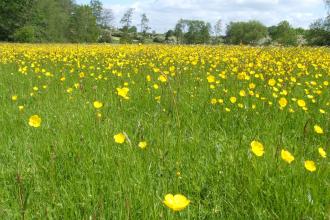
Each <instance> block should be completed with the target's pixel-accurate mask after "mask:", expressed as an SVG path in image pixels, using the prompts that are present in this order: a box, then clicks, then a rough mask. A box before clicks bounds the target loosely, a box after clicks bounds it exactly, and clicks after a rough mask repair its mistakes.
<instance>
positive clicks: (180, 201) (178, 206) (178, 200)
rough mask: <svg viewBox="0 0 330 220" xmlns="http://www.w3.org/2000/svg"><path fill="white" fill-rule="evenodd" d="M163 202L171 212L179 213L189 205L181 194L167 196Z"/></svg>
mask: <svg viewBox="0 0 330 220" xmlns="http://www.w3.org/2000/svg"><path fill="white" fill-rule="evenodd" d="M163 202H164V204H165V205H166V206H167V207H169V208H170V209H172V210H173V211H181V210H183V209H184V208H186V207H187V206H188V205H189V203H190V200H188V199H187V198H186V197H185V196H183V195H181V194H176V195H175V196H173V195H172V194H167V195H166V196H165V200H164V201H163Z"/></svg>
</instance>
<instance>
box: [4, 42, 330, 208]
mask: <svg viewBox="0 0 330 220" xmlns="http://www.w3.org/2000/svg"><path fill="white" fill-rule="evenodd" d="M0 51H2V53H1V54H0V64H15V67H17V72H18V75H19V77H23V78H25V79H30V80H31V83H32V84H31V85H30V87H29V90H28V93H27V95H25V96H24V97H23V94H20V93H16V92H15V93H14V92H13V94H10V96H9V99H11V101H12V102H14V103H15V105H16V104H17V106H16V107H18V109H19V111H20V112H24V111H25V109H28V107H29V106H24V105H23V104H22V103H21V102H20V99H28V98H30V97H33V98H37V97H38V95H39V94H41V93H43V92H45V93H46V91H48V90H49V88H50V87H51V86H53V85H56V87H55V88H56V89H57V92H62V93H63V94H65V96H66V97H68V100H74V99H75V98H76V95H77V94H84V95H85V94H86V93H87V92H86V91H97V90H98V89H99V88H100V87H103V89H104V96H111V95H114V96H115V98H114V99H116V101H118V103H120V106H121V105H125V104H127V103H134V102H138V101H139V100H140V99H142V97H141V96H142V95H143V96H147V97H151V100H152V103H153V104H155V105H159V106H161V105H160V104H161V103H163V102H166V101H167V102H170V103H171V106H174V107H173V108H176V106H177V102H178V100H179V98H178V97H179V96H180V95H182V93H184V95H186V96H187V97H190V98H191V99H190V100H189V98H187V97H186V99H185V100H183V101H184V102H186V103H190V102H192V103H193V101H194V100H197V101H196V102H203V103H205V106H208V107H209V108H210V109H212V110H214V111H217V112H221V113H223V114H224V115H234V114H237V115H239V114H244V113H252V114H254V115H255V116H256V117H258V114H260V112H265V111H269V112H275V113H276V114H278V115H281V114H282V115H285V114H287V115H290V116H292V117H294V116H297V115H299V116H301V118H302V117H306V118H309V119H311V120H312V121H313V129H314V132H315V133H313V135H314V134H315V135H316V136H317V137H321V138H322V137H325V136H327V135H328V133H327V130H329V129H328V126H329V124H328V123H326V120H328V114H329V111H330V100H329V99H328V97H329V95H330V89H329V80H330V52H329V50H328V49H326V48H304V49H301V48H275V47H246V46H231V47H227V46H223V47H212V46H190V47H185V46H164V45H153V46H138V45H135V46H97V45H85V46H77V45H40V46H34V45H15V46H13V45H9V44H1V45H0ZM181 90H184V91H183V92H182V91H181ZM180 92H181V93H180ZM89 93H91V92H89ZM187 94H188V95H187ZM201 94H202V95H203V97H202V98H201V96H202V95H201ZM169 100H170V101H169ZM86 104H90V105H92V106H93V107H94V109H93V110H94V111H95V112H96V116H97V118H98V119H99V121H102V119H103V118H104V115H105V112H104V111H103V110H104V109H105V108H107V107H108V106H109V104H108V102H107V101H106V100H105V99H103V97H101V96H97V95H94V94H93V98H89V99H88V100H87V101H86ZM93 107H92V108H93ZM160 109H162V111H166V109H165V108H160ZM34 111H35V110H33V112H34ZM102 113H103V114H104V115H102ZM39 114H40V112H39ZM40 115H42V114H40ZM307 116H308V117H307ZM28 124H29V125H30V126H31V127H34V128H38V127H40V126H41V124H42V119H41V116H39V115H37V114H35V115H32V116H30V118H29V119H28ZM310 130H311V129H310ZM113 139H114V142H115V143H117V144H124V143H125V142H127V143H128V144H129V145H132V142H131V140H130V139H129V136H128V135H127V133H126V132H120V133H117V134H115V135H114V136H113ZM140 139H141V140H140ZM140 139H139V140H138V141H137V142H136V146H137V147H139V148H140V149H146V148H147V147H149V146H148V142H147V141H149V140H144V138H140ZM147 139H148V138H147ZM322 141H323V140H322ZM150 143H152V142H149V144H150ZM325 144H326V143H324V145H325ZM251 151H252V152H253V153H254V154H255V155H256V156H258V157H262V156H263V155H264V154H265V149H264V145H263V144H262V143H261V142H258V141H256V140H255V141H252V142H251ZM318 152H319V154H320V156H321V157H322V158H326V149H325V147H320V148H318ZM280 156H281V158H282V159H283V160H284V161H285V162H287V163H288V164H291V163H293V162H294V160H295V157H294V155H293V154H292V153H291V152H289V150H288V149H286V148H283V149H282V150H281V152H280ZM304 165H305V168H306V169H307V170H308V171H311V172H314V171H316V169H317V167H316V163H315V162H314V161H312V160H305V161H304ZM189 203H190V201H189V200H188V199H187V198H186V197H185V196H183V195H180V194H177V195H172V194H167V195H166V196H165V199H164V204H165V205H166V206H168V207H169V208H171V209H172V210H174V211H180V210H182V209H184V208H185V207H187V206H188V204H189Z"/></svg>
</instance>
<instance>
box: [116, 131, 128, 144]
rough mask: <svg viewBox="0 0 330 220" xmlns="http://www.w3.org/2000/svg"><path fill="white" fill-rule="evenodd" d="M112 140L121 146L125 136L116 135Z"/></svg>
mask: <svg viewBox="0 0 330 220" xmlns="http://www.w3.org/2000/svg"><path fill="white" fill-rule="evenodd" d="M113 138H114V139H115V142H116V143H118V144H122V143H124V142H125V140H126V136H125V135H124V134H123V133H119V134H116V135H114V136H113Z"/></svg>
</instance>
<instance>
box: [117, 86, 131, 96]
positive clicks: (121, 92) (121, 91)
mask: <svg viewBox="0 0 330 220" xmlns="http://www.w3.org/2000/svg"><path fill="white" fill-rule="evenodd" d="M128 92H129V88H127V87H123V88H117V94H118V95H119V96H121V97H122V98H124V99H129V97H128V96H127V94H128Z"/></svg>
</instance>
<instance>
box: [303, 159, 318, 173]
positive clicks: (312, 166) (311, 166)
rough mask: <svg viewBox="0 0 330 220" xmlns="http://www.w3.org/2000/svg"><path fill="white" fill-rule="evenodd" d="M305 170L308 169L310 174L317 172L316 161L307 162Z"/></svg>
mask: <svg viewBox="0 0 330 220" xmlns="http://www.w3.org/2000/svg"><path fill="white" fill-rule="evenodd" d="M305 168H306V170H308V171H310V172H314V171H316V166H315V163H314V161H311V160H306V161H305Z"/></svg>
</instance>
